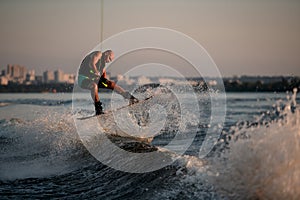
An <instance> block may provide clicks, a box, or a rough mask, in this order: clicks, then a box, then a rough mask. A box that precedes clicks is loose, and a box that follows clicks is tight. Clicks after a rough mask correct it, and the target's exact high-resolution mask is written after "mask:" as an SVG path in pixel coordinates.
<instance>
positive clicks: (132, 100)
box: [129, 96, 139, 105]
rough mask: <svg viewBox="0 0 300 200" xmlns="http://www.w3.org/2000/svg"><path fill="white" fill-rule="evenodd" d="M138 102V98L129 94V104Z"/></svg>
mask: <svg viewBox="0 0 300 200" xmlns="http://www.w3.org/2000/svg"><path fill="white" fill-rule="evenodd" d="M138 102H139V100H138V99H137V98H135V97H134V96H131V97H130V99H129V105H132V104H135V103H138Z"/></svg>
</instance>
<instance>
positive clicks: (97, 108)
mask: <svg viewBox="0 0 300 200" xmlns="http://www.w3.org/2000/svg"><path fill="white" fill-rule="evenodd" d="M95 111H96V115H102V114H105V113H104V112H103V107H102V103H101V102H100V101H98V102H95Z"/></svg>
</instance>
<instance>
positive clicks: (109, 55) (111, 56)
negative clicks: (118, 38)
mask: <svg viewBox="0 0 300 200" xmlns="http://www.w3.org/2000/svg"><path fill="white" fill-rule="evenodd" d="M114 58H115V54H114V53H113V52H110V53H107V54H106V55H105V63H109V62H111V61H113V59H114Z"/></svg>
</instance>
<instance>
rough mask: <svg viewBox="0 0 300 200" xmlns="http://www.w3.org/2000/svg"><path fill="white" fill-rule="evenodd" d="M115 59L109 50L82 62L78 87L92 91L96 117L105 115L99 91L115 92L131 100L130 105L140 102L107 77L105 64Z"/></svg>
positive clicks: (93, 53)
mask: <svg viewBox="0 0 300 200" xmlns="http://www.w3.org/2000/svg"><path fill="white" fill-rule="evenodd" d="M113 59H114V53H113V51H111V50H107V51H105V52H104V53H102V52H101V51H94V52H92V53H90V54H88V55H87V56H86V57H85V58H84V59H83V61H82V63H81V65H80V68H79V72H78V85H79V86H80V87H81V88H82V89H88V90H90V91H91V97H92V99H93V101H94V104H95V111H96V115H100V114H104V112H103V107H102V103H101V102H100V99H99V95H98V89H99V88H107V89H111V90H115V91H116V92H117V93H119V94H121V95H122V96H123V97H124V98H125V99H129V100H130V104H133V103H136V102H138V99H136V98H135V97H134V96H132V95H131V94H130V93H129V92H127V91H125V90H124V89H123V88H121V87H120V86H118V85H117V84H116V83H115V82H113V81H110V80H108V79H107V77H106V71H105V64H106V63H109V62H111V61H112V60H113Z"/></svg>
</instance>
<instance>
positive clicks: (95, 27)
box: [0, 0, 300, 77]
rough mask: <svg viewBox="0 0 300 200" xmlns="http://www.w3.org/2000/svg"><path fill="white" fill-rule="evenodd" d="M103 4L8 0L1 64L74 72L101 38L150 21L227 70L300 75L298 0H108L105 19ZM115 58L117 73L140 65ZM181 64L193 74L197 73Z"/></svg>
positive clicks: (1, 7) (3, 7)
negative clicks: (189, 42) (194, 45)
mask: <svg viewBox="0 0 300 200" xmlns="http://www.w3.org/2000/svg"><path fill="white" fill-rule="evenodd" d="M101 10H102V9H101V1H100V0H88V1H81V0H61V1H39V0H26V1H23V0H14V1H11V0H2V1H1V2H0V27H1V35H0V43H1V46H0V58H1V59H0V69H5V68H6V66H7V65H8V64H19V65H23V66H26V67H27V68H28V69H34V70H35V71H36V73H37V74H42V73H43V71H46V70H53V71H54V70H57V69H62V70H63V71H65V72H66V73H74V74H75V73H76V71H77V69H78V67H79V65H80V63H81V60H82V59H83V58H84V56H85V55H86V54H87V53H89V52H90V51H91V50H92V49H93V48H94V47H96V46H97V45H98V44H99V43H100V40H101V38H103V39H106V38H109V37H111V36H112V35H114V34H117V33H120V32H122V31H125V30H129V29H134V28H140V27H149V26H152V27H163V28H169V29H173V30H176V31H179V32H182V33H184V34H186V35H188V36H190V37H191V38H193V39H194V40H196V41H197V42H198V43H199V44H200V45H202V46H203V47H204V48H205V49H206V50H207V52H208V53H209V54H210V56H211V57H212V59H213V60H214V61H215V63H216V65H217V66H218V68H219V70H220V72H221V75H222V76H224V77H228V76H234V75H269V76H273V75H296V76H300V56H299V52H300V39H299V35H300V23H299V21H300V12H299V11H300V2H299V1H294V0H287V1H280V0H270V1H259V0H253V1H243V0H242V1H241V0H230V1H223V0H216V1H209V0H201V1H199V0H187V1H182V0H164V1H159V0H153V1H143V0H126V1H123V0H114V1H108V0H104V7H103V10H104V13H103V16H104V18H103V21H104V24H103V26H102V25H101V16H102V14H101ZM154 11H155V12H154ZM101 27H103V29H102V28H101ZM101 33H103V36H101ZM174 42H176V41H174ZM120 45H122V44H120ZM116 56H118V55H116ZM149 58H150V61H149V62H151V56H150V57H149ZM139 59H143V58H139ZM169 64H170V66H171V67H172V66H175V65H178V63H175V62H174V63H172V62H170V63H169ZM115 65H116V67H114V68H113V69H112V71H111V72H112V75H116V74H119V73H121V72H122V73H123V72H126V70H127V71H128V70H129V69H131V68H132V67H134V66H132V62H130V59H127V60H125V61H124V63H122V62H118V61H116V62H115ZM182 67H184V68H185V70H186V71H187V74H186V75H187V76H189V75H193V74H194V73H193V71H192V70H191V68H189V67H187V66H186V65H182ZM118 69H119V70H118Z"/></svg>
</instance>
